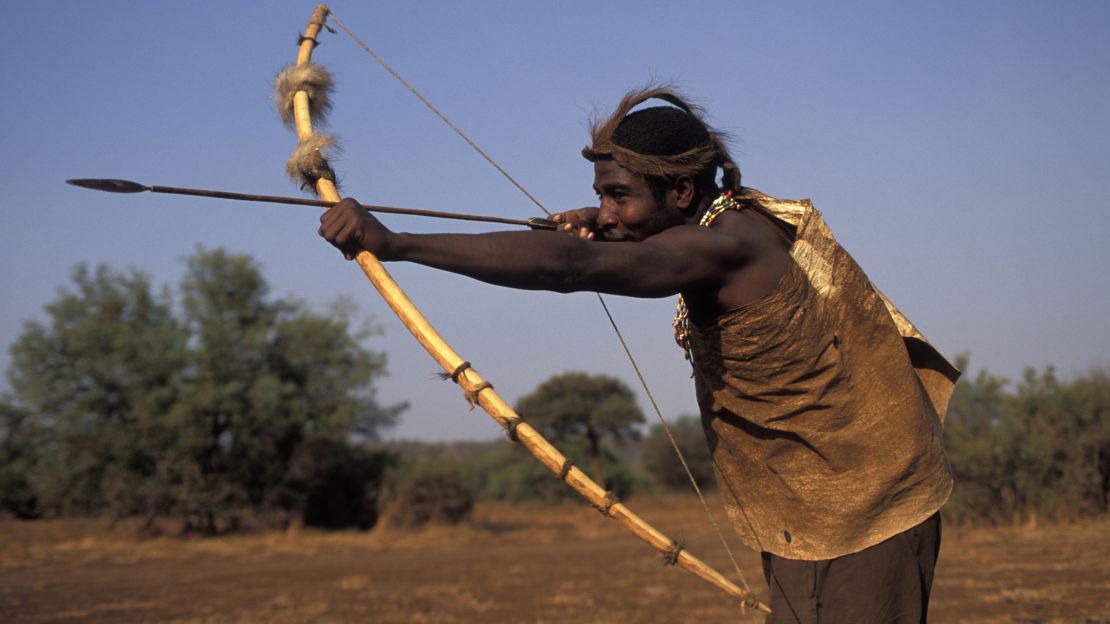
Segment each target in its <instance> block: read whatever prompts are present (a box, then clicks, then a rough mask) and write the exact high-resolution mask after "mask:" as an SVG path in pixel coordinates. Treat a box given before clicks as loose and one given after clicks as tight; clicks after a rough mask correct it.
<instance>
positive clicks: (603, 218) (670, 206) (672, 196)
mask: <svg viewBox="0 0 1110 624" xmlns="http://www.w3.org/2000/svg"><path fill="white" fill-rule="evenodd" d="M594 191H595V192H597V196H598V199H599V200H600V201H601V206H600V210H599V212H598V215H597V224H598V226H599V227H600V228H601V231H602V235H603V236H604V237H605V240H611V241H642V240H644V239H645V238H647V237H649V236H652V235H654V234H658V233H659V232H662V231H663V230H666V229H668V228H671V227H674V226H676V225H681V224H683V223H685V221H686V218H685V216H684V215H683V214H682V212H681V211H680V210H679V207H678V203H679V200H678V198H677V194H676V192H675V191H674V189H665V190H664V191H663V193H661V194H659V195H657V194H656V193H654V192H653V191H652V188H651V185H649V184H648V183H647V180H644V179H643V178H642V177H640V176H638V175H636V174H634V173H632V172H631V171H629V170H628V169H625V168H624V167H622V166H620V165H618V164H617V163H616V162H615V161H612V160H599V161H597V162H595V163H594Z"/></svg>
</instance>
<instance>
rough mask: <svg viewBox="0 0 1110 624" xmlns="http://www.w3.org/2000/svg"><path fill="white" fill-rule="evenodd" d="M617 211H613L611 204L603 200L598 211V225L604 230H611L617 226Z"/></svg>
mask: <svg viewBox="0 0 1110 624" xmlns="http://www.w3.org/2000/svg"><path fill="white" fill-rule="evenodd" d="M617 222H618V221H617V211H616V210H613V208H612V206H610V205H609V202H607V201H605V200H602V201H601V207H600V208H599V209H598V211H597V224H598V225H599V226H601V227H603V228H611V227H614V226H616V225H617Z"/></svg>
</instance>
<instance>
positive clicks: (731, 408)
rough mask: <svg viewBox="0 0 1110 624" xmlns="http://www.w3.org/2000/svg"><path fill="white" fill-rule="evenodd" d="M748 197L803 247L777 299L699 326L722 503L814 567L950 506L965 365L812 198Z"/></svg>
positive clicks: (700, 369)
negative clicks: (866, 265) (842, 240)
mask: <svg viewBox="0 0 1110 624" xmlns="http://www.w3.org/2000/svg"><path fill="white" fill-rule="evenodd" d="M747 196H749V197H750V196H755V197H757V198H759V200H760V203H761V204H762V205H764V206H765V207H766V208H767V210H768V212H769V213H770V214H772V215H773V216H775V217H776V218H779V219H781V220H783V221H785V222H786V223H788V224H790V225H792V226H794V228H795V231H796V240H795V241H794V243H793V245H792V246H791V249H790V253H791V256H792V257H793V258H794V262H793V263H792V264H791V266H790V268H789V269H788V271H787V272H786V274H785V275H784V276H783V278H782V280H781V282H780V283H779V285H778V287H777V289H776V290H775V291H774V292H773V293H772V294H771V295H769V296H768V297H766V298H765V299H763V300H761V301H759V302H756V303H753V304H751V305H747V306H744V307H742V308H740V309H737V310H733V311H731V312H728V313H726V314H724V315H722V316H720V317H719V318H717V319H715V321H714V322H713V323H712V324H709V325H704V326H699V325H697V324H696V323H691V326H690V348H691V353H692V356H693V364H694V376H695V383H696V388H697V396H698V404H699V406H700V408H701V414H702V423H703V425H704V427H705V432H706V436H707V439H708V442H709V447H710V450H711V452H712V454H713V459H714V464H715V466H716V471H717V480H718V484H719V486H720V489H721V495H722V498H723V499H724V501H725V507H726V509H727V511H728V514H729V517H730V520H731V522H732V525H733V528H734V529H735V530H736V532H737V534H738V535H739V536H740V539H741V541H742V542H743V543H744V544H745V545H747V546H748V547H749V548H752V549H754V550H758V551H766V552H771V553H774V554H776V555H779V556H781V557H786V558H789V559H804V560H821V559H832V558H835V557H839V556H842V555H847V554H851V553H854V552H858V551H860V550H863V549H865V548H867V547H869V546H872V545H874V544H877V543H879V542H881V541H883V540H885V539H887V538H888V537H891V536H892V535H895V534H897V533H900V532H902V531H904V530H906V529H909V528H910V527H912V526H914V525H916V524H918V523H920V522H922V521H924V520H925V519H926V518H928V517H929V516H931V515H932V514H933V513H934V512H936V511H937V509H939V508H940V507H941V505H943V504H944V502H945V501H946V500H947V499H948V496H949V494H950V493H951V490H952V474H951V469H950V467H949V465H948V462H947V459H946V458H945V454H944V447H943V443H942V439H941V433H942V432H941V427H942V424H943V421H944V415H945V413H946V411H947V405H948V400H949V398H950V396H951V393H952V389H953V387H954V384H955V381H956V379H957V378H958V377H959V371H957V370H956V369H955V368H954V367H953V366H952V365H951V364H950V363H948V361H946V360H945V359H944V358H943V357H942V356H941V355H940V354H939V353H937V351H936V350H935V349H934V348H933V347H932V346H931V345H929V343H928V342H927V341H925V338H924V337H923V336H922V335H921V334H920V333H919V332H918V331H917V330H916V329H915V328H914V326H913V325H912V324H911V323H910V322H909V320H908V319H906V318H905V317H904V316H903V315H902V314H901V313H900V312H899V311H898V310H897V309H896V308H895V307H894V306H893V305H892V304H891V303H890V302H889V301H888V300H887V299H886V298H885V297H884V296H883V295H882V293H880V292H879V291H878V290H877V289H876V288H875V287H874V286H873V285H872V284H871V282H870V280H868V278H867V276H866V275H865V274H864V273H863V271H862V269H860V267H859V266H858V265H857V264H856V263H855V261H854V260H853V259H852V258H851V256H849V255H848V253H847V252H846V251H844V249H843V248H842V247H840V245H839V244H837V242H836V240H835V239H834V238H833V236H832V233H831V232H830V231H829V228H828V226H827V225H826V224H825V222H824V220H823V219H822V218H821V215H820V214H819V213H818V212H817V211H816V210H814V209H813V207H812V205H811V204H810V203H809V202H808V201H793V200H778V199H775V198H771V197H768V196H765V195H762V194H759V193H758V192H756V191H752V190H749V191H748V194H747Z"/></svg>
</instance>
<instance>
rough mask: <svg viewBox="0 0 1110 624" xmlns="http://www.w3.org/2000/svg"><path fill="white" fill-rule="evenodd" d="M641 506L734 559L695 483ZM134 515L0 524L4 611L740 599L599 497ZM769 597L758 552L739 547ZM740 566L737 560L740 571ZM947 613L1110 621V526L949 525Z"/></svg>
mask: <svg viewBox="0 0 1110 624" xmlns="http://www.w3.org/2000/svg"><path fill="white" fill-rule="evenodd" d="M629 504H630V505H631V506H632V507H633V508H634V509H636V510H637V511H638V512H639V513H641V514H642V515H644V516H645V517H646V518H647V519H649V520H650V521H652V522H653V523H655V524H657V525H658V526H659V527H660V528H662V529H663V530H664V531H665V532H668V533H670V534H672V535H674V536H677V537H680V538H681V539H682V540H683V541H685V543H686V544H687V545H688V547H689V548H690V549H691V551H692V552H694V553H695V554H698V555H699V556H701V557H703V558H704V559H705V560H706V561H707V562H709V563H710V564H712V565H715V566H717V568H718V569H719V570H721V571H722V572H726V573H727V572H728V571H729V570H728V563H727V558H726V556H725V554H724V553H723V552H722V551H721V548H720V546H719V544H717V540H716V536H715V535H714V534H713V533H712V530H711V529H708V528H707V522H706V521H705V519H704V517H703V516H701V515H700V513H701V512H700V511H699V509H698V506H697V503H696V502H695V501H694V500H693V499H692V498H689V497H685V496H681V497H673V498H665V499H643V498H640V499H633V500H632V501H630V502H629ZM134 529H135V527H134V525H127V524H126V523H124V524H122V525H117V526H115V527H110V526H109V525H108V524H106V523H103V522H98V521H72V520H67V521H44V522H33V523H19V522H14V521H8V522H3V523H0V614H3V616H2V619H4V621H6V622H148V621H157V622H175V623H201V622H206V623H207V622H212V623H216V622H219V623H224V622H227V623H238V622H275V623H279V624H280V623H283V622H323V623H328V622H369V621H372V622H600V623H604V622H654V621H669V622H705V621H719V620H725V619H727V620H729V621H752V622H754V621H760V619H759V618H758V617H744V618H737V610H736V609H735V606H734V605H733V604H731V602H730V600H729V599H728V598H727V597H725V596H723V595H722V594H721V593H719V592H718V591H717V590H715V589H714V588H712V587H710V586H708V585H705V584H704V583H702V582H701V581H698V580H697V579H695V578H693V577H692V576H690V575H688V574H686V573H684V572H682V571H680V570H676V569H672V568H667V567H664V566H663V565H662V564H661V562H660V560H659V558H658V556H657V555H655V553H654V552H653V551H651V550H650V549H649V548H648V547H647V546H645V545H643V544H642V543H640V542H639V541H638V540H636V539H635V538H632V537H630V536H628V535H626V534H625V533H624V532H623V531H622V530H621V529H620V527H619V526H617V525H616V524H615V523H613V522H609V521H606V520H605V519H604V518H602V517H601V516H600V515H598V513H597V512H596V511H594V510H593V509H591V508H589V507H586V506H582V505H575V504H565V505H560V506H555V507H552V506H544V505H507V504H483V505H479V507H478V508H477V509H476V510H475V514H474V517H473V518H472V520H471V521H470V522H469V523H468V524H466V525H464V526H460V527H442V526H440V527H429V528H427V529H423V530H420V531H401V530H397V529H380V530H375V531H373V532H370V533H358V532H336V533H319V532H314V531H300V532H287V533H265V534H256V535H246V536H232V537H223V538H218V539H200V538H191V539H178V538H168V537H160V538H152V539H141V540H140V539H136V538H135V537H133V535H134ZM737 555H738V557H739V559H740V562H741V566H742V568H743V571H744V574H745V575H746V576H747V578H748V581H749V583H750V584H751V585H752V586H753V588H755V589H756V591H757V593H758V594H759V595H760V596H761V597H765V596H766V590H765V588H764V587H763V581H762V577H761V576H760V573H759V563H758V557H757V556H756V555H754V554H753V553H748V552H745V551H741V550H737ZM734 575H735V573H732V574H730V576H734ZM931 613H932V616H933V617H932V618H931V620H932V621H935V622H1027V623H1032V622H1069V623H1071V622H1110V522H1107V521H1101V522H1090V523H1085V524H1076V525H1065V526H1050V527H1045V526H1042V527H1039V528H1008V529H953V528H948V527H946V529H945V535H944V545H943V547H942V553H941V563H940V566H939V568H938V571H937V581H936V587H935V591H934V599H933V603H932V610H931Z"/></svg>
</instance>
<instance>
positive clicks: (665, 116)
mask: <svg viewBox="0 0 1110 624" xmlns="http://www.w3.org/2000/svg"><path fill="white" fill-rule="evenodd" d="M612 141H613V143H614V144H615V145H619V146H621V147H623V148H625V149H628V150H631V151H633V152H636V153H639V154H644V155H647V156H673V155H676V154H682V153H684V152H688V151H690V150H693V149H696V148H697V147H699V146H703V145H706V144H708V143H711V142H712V141H713V137H712V136H711V135H710V133H709V129H708V128H706V127H705V124H704V123H702V121H701V120H700V119H698V118H696V117H694V116H693V115H690V114H688V113H687V112H686V111H683V110H681V109H678V108H675V107H672V106H653V107H651V108H643V109H640V110H638V111H634V112H632V113H629V114H628V115H627V116H625V117H624V119H622V120H621V121H620V123H619V124H618V125H617V127H616V128H615V129H614V130H613V137H612ZM717 167H718V163H716V162H711V163H709V164H707V165H706V166H705V167H703V168H702V170H701V171H699V172H698V173H697V174H696V175H694V176H693V181H694V186H695V187H697V188H698V190H699V191H702V192H703V193H709V192H716V191H717V182H716V178H717ZM644 179H645V180H646V181H647V182H648V184H649V185H650V186H651V188H652V190H653V191H654V192H655V193H656V194H661V193H662V192H663V190H664V189H666V188H667V187H668V186H670V185H672V184H674V182H675V180H676V179H677V178H675V177H667V176H644Z"/></svg>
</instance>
